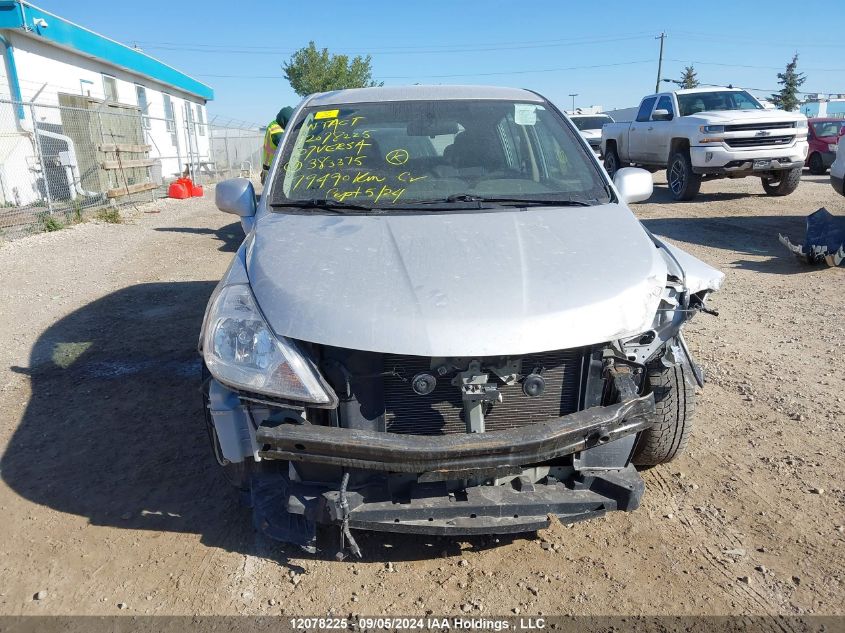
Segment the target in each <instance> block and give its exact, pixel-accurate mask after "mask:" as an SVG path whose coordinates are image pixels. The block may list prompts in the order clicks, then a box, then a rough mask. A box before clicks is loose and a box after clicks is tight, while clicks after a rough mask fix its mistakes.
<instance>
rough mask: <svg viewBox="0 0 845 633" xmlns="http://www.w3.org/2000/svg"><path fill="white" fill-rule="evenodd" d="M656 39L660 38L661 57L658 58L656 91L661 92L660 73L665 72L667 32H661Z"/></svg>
mask: <svg viewBox="0 0 845 633" xmlns="http://www.w3.org/2000/svg"><path fill="white" fill-rule="evenodd" d="M654 39H656V40H660V58H659V59H658V60H657V83H655V84H654V91H655V92H660V74H661V73H662V72H663V40H665V39H666V33H661V34H660V35H658V36H657V37H655V38H654Z"/></svg>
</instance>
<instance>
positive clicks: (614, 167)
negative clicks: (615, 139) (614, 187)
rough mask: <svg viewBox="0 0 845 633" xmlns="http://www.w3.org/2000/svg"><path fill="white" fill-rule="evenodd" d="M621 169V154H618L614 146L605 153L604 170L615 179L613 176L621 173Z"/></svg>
mask: <svg viewBox="0 0 845 633" xmlns="http://www.w3.org/2000/svg"><path fill="white" fill-rule="evenodd" d="M620 167H621V164H620V162H619V154H617V153H616V148H615V147H612V146H611V147H608V148H607V151H606V152H605V153H604V169H605V171H607V175H608V176H610V178H611V179H613V176H614V175H615V174H616V172H617V171H619V168H620Z"/></svg>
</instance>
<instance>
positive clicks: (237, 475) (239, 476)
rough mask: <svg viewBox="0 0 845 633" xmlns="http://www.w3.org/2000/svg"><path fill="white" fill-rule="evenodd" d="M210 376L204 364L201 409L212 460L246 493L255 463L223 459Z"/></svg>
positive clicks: (231, 481) (235, 485)
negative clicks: (211, 399)
mask: <svg viewBox="0 0 845 633" xmlns="http://www.w3.org/2000/svg"><path fill="white" fill-rule="evenodd" d="M210 379H211V374H210V373H209V371H208V369H207V368H206V366H205V364H203V366H202V409H203V413H204V415H205V429H206V431H208V439H209V440H210V441H211V451H212V453H213V454H214V459H215V460H216V461H217V463H218V464H219V465H220V466H221V467H222V468H223V475H224V476H225V477H226V479H227V480H228V481H229V483H230V484H232V485H233V486H234V487H235V488H237V489H238V490H240V491H241V492H248V491H249V487H250V477H251V476H252V473H253V471H254V470H255V467H256V463H255V460H254V459H252V458H251V457H248V458H246V459H244V460H243V461H242V462H230V461H229V460H228V459H226V458H225V457H223V449H222V448H221V447H220V440H219V439H218V438H217V431H216V430H215V428H214V420H213V419H212V417H211V407H210V402H209V397H208V383H209V380H210Z"/></svg>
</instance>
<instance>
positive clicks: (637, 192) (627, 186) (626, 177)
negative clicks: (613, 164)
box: [613, 167, 654, 203]
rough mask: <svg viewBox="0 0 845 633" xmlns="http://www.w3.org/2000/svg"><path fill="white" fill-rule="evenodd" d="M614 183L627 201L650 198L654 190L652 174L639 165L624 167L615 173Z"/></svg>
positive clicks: (639, 200) (624, 200) (640, 200)
mask: <svg viewBox="0 0 845 633" xmlns="http://www.w3.org/2000/svg"><path fill="white" fill-rule="evenodd" d="M613 184H614V185H616V189H617V191H619V195H620V196H621V197H622V200H623V202H626V203H631V202H642V201H644V200H648V199H649V198H650V197H651V193H652V192H653V191H654V182H653V181H652V179H651V174H650V173H648V172H647V171H646V170H645V169H640V168H638V167H623V168H622V169H620V170H618V171H617V172H616V173H615V174H614V175H613Z"/></svg>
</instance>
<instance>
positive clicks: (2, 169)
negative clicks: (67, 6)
mask: <svg viewBox="0 0 845 633" xmlns="http://www.w3.org/2000/svg"><path fill="white" fill-rule="evenodd" d="M0 53H2V56H3V63H2V64H0V204H6V205H9V204H16V205H18V206H20V205H26V204H30V203H33V202H36V201H38V200H39V199H41V198H44V197H46V196H48V195H51V196H52V197H53V198H57V199H62V196H69V197H70V198H75V197H76V196H77V195H93V194H92V192H91V191H88V190H89V189H92V188H93V189H94V192H93V193H100V194H101V195H105V190H106V189H107V188H108V181H110V180H111V181H112V186H114V178H113V176H114V174H111V173H110V172H108V171H105V172H103V173H101V174H99V175H97V177H96V178H95V177H94V176H93V175H92V170H96V169H98V168H99V169H101V170H105V169H114V167H102V165H103V163H104V162H105V163H106V164H108V159H110V158H111V159H114V158H115V156H114V155H107V153H104V152H103V150H104V148H105V147H106V144H107V143H109V142H112V141H113V146H114V145H118V144H121V143H122V144H121V145H120V146H121V147H123V148H127V147H130V146H131V145H129V144H130V143H133V144H134V145H132V146H131V147H135V148H138V147H146V146H149V148H150V149H149V150H148V151H146V152H143V153H141V152H138V153H137V154H136V155H131V154H124V156H123V159H124V160H126V161H128V160H133V159H134V162H133V165H138V164H141V163H144V162H145V161H146V163H147V164H145V165H144V166H143V167H142V168H141V169H140V170H138V169H136V170H135V171H134V172H132V175H131V179H132V180H133V182H137V183H138V188H137V190H138V191H141V190H143V187H144V186H146V184H149V183H142V182H141V179H142V176H143V177H144V178H146V179H147V180H148V181H154V182H155V183H160V182H161V180H162V179H169V178H172V177H174V176H175V175H176V174H177V173H179V172H181V171H182V170H184V169H185V166H186V165H190V166H191V168H192V170H197V169H199V168H200V167H201V166H202V165H203V164H204V163H205V162H207V161H208V155H209V147H208V128H207V121H208V117H207V113H206V103H207V102H208V101H209V100H211V99H212V98H213V91H212V89H211V88H210V87H208V86H206V85H205V84H202V83H200V82H199V81H197V80H195V79H193V78H191V77H189V76H188V75H185V74H184V73H182V72H180V71H178V70H176V69H175V68H172V67H170V66H168V65H166V64H164V63H162V62H160V61H158V60H157V59H155V58H153V57H150V56H149V55H146V54H145V53H143V52H142V51H140V50H137V49H135V48H132V47H129V46H126V45H124V44H121V43H119V42H116V41H114V40H111V39H109V38H107V37H104V36H102V35H99V34H97V33H94V32H93V31H90V30H88V29H86V28H84V27H82V26H79V25H77V24H74V23H72V22H69V21H68V20H65V19H64V18H61V17H59V16H57V15H54V14H52V13H49V12H47V11H44V10H42V9H39V8H38V7H36V6H33V5H31V4H29V3H28V2H26V1H25V0H0ZM30 102H34V103H36V104H38V105H37V106H31V105H29V103H30ZM86 110H88V111H89V112H86ZM95 111H96V112H97V114H94V112H95ZM101 113H109V114H110V115H113V116H111V118H106V119H105V120H106V121H107V123H106V124H105V125H104V124H103V123H102V121H103V119H102V118H98V117H100V114H101ZM95 120H96V125H95ZM89 127H90V130H89ZM95 128H96V129H95ZM114 128H117V129H116V130H115V129H114ZM89 132H90V133H89ZM51 152H52V154H55V156H48V154H51ZM88 153H90V154H91V156H87V155H86V154H88ZM111 162H112V163H114V162H115V161H114V160H112V161H111ZM33 174H35V176H33ZM139 174H141V175H139ZM27 178H28V179H29V180H30V181H31V184H30V186H29V187H27V185H26V184H25V183H26V180H27ZM125 181H126V176H125V175H124V184H126V183H125ZM21 183H24V184H23V185H22V184H21ZM98 183H99V184H100V185H101V186H100V187H99V188H97V184H98ZM147 188H149V187H147Z"/></svg>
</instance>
